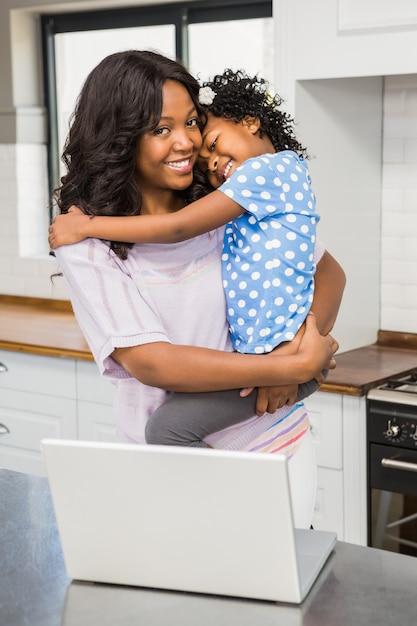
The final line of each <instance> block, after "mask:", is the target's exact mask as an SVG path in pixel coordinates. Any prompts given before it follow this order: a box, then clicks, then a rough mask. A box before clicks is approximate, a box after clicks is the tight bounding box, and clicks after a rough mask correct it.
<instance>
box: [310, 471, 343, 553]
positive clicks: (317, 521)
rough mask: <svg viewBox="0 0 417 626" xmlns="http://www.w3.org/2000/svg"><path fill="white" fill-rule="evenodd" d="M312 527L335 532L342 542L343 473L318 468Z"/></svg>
mask: <svg viewBox="0 0 417 626" xmlns="http://www.w3.org/2000/svg"><path fill="white" fill-rule="evenodd" d="M313 527H314V528H315V529H316V530H332V531H335V532H337V538H338V539H339V541H343V540H344V525H343V472H342V471H341V470H333V469H326V468H321V467H319V468H318V470H317V496H316V504H315V507H314V515H313Z"/></svg>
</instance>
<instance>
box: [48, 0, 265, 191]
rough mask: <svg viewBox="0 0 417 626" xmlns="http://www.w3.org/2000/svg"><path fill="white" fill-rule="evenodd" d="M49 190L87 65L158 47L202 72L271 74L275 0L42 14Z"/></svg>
mask: <svg viewBox="0 0 417 626" xmlns="http://www.w3.org/2000/svg"><path fill="white" fill-rule="evenodd" d="M42 40H43V50H44V65H45V76H46V81H45V82H46V85H45V89H46V91H45V100H46V106H47V109H48V124H49V146H48V148H49V150H48V168H49V181H50V191H51V193H52V190H53V189H54V188H55V187H56V186H57V184H58V181H59V178H60V176H62V174H63V171H62V167H63V166H62V165H61V164H60V158H59V157H60V154H61V152H62V147H63V144H64V141H65V137H66V135H67V131H68V121H69V116H70V114H71V112H72V110H73V109H74V105H75V101H76V98H77V96H78V93H79V91H80V89H81V86H82V83H83V81H84V79H85V78H86V76H87V74H88V73H89V72H90V70H91V69H92V68H93V67H95V65H97V63H98V62H99V61H100V60H101V59H102V58H104V57H105V56H107V55H108V54H111V53H112V52H116V51H120V50H127V49H129V48H137V49H151V50H157V51H158V52H161V53H163V54H165V55H166V56H169V57H171V58H178V59H181V60H182V61H183V62H184V63H185V65H187V67H188V68H189V69H190V71H191V72H192V73H193V74H194V75H195V76H196V77H197V78H198V79H199V80H205V79H207V78H209V77H210V76H213V74H215V73H220V72H222V71H223V70H224V69H225V67H231V68H233V69H240V68H243V69H245V70H247V71H248V72H250V73H259V74H260V75H262V76H264V77H265V78H267V79H268V80H269V81H270V82H272V80H273V24H272V0H265V1H263V0H201V1H196V2H180V3H175V4H165V5H161V4H159V5H155V6H146V7H144V6H137V7H130V8H126V9H114V10H108V11H94V12H93V11H91V12H88V11H85V12H80V13H59V14H56V15H43V16H42Z"/></svg>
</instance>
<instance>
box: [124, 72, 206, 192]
mask: <svg viewBox="0 0 417 626" xmlns="http://www.w3.org/2000/svg"><path fill="white" fill-rule="evenodd" d="M200 148H201V132H200V128H199V119H198V115H197V111H196V108H195V106H194V103H193V101H192V99H191V97H190V94H189V93H188V91H187V89H186V88H185V87H184V86H183V85H181V83H178V82H177V81H174V80H167V81H166V83H165V84H164V86H163V89H162V113H161V119H160V121H159V124H158V126H157V128H156V129H155V130H152V131H150V132H148V133H146V134H145V135H143V136H142V137H141V138H140V139H139V141H138V145H137V148H136V180H137V183H138V186H139V189H140V191H141V194H142V197H144V198H146V196H147V195H151V196H154V195H155V193H159V192H161V191H162V190H164V191H166V190H171V191H181V190H184V189H186V188H187V187H189V185H190V184H191V183H192V181H193V167H194V165H195V163H196V160H197V156H198V153H199V150H200Z"/></svg>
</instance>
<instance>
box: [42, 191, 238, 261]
mask: <svg viewBox="0 0 417 626" xmlns="http://www.w3.org/2000/svg"><path fill="white" fill-rule="evenodd" d="M243 212H244V209H242V207H241V206H240V205H239V204H237V203H236V202H235V201H234V200H231V199H230V198H229V197H228V196H226V195H225V194H224V193H222V192H221V191H213V192H212V193H210V194H208V195H207V196H205V197H204V198H201V199H200V200H196V201H195V202H193V203H192V204H189V205H188V206H186V207H184V208H183V209H181V210H180V211H176V212H174V213H164V214H163V215H162V214H161V215H137V216H125V217H104V216H101V215H95V216H93V217H91V216H88V215H85V214H84V213H83V212H82V211H81V210H80V209H78V208H77V207H70V209H69V211H68V213H66V214H61V215H57V216H56V218H55V220H54V222H53V223H52V224H51V226H50V227H49V245H50V246H51V248H52V249H55V248H58V246H62V245H66V244H71V243H77V242H78V241H82V240H83V239H87V238H88V237H96V238H97V239H105V240H108V241H123V242H127V243H176V242H178V241H184V240H185V239H191V238H192V237H196V236H197V235H201V234H203V233H207V232H209V231H211V230H214V229H215V228H218V227H219V226H223V225H224V224H227V222H230V220H232V219H234V218H236V217H238V216H239V215H241V214H242V213H243Z"/></svg>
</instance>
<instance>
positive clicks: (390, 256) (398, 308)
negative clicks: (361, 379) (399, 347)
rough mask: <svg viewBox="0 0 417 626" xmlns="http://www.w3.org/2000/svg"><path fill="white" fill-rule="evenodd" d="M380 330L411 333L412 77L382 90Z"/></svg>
mask: <svg viewBox="0 0 417 626" xmlns="http://www.w3.org/2000/svg"><path fill="white" fill-rule="evenodd" d="M383 132H384V141H383V169H382V171H383V174H382V226H381V228H382V259H381V324H380V327H381V328H382V329H384V330H395V331H400V332H401V331H403V332H414V333H416V332H417V75H407V76H388V77H386V78H385V90H384V131H383Z"/></svg>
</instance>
